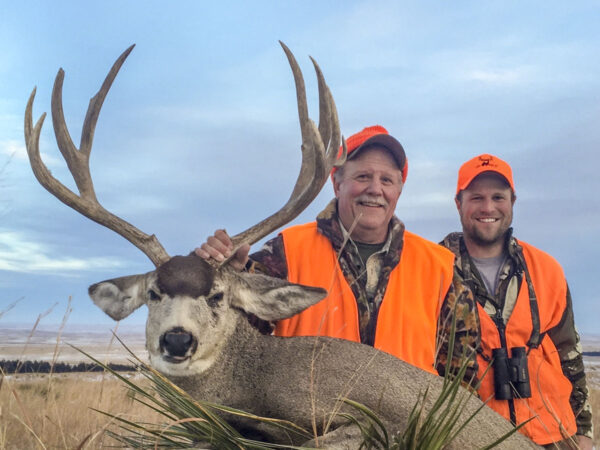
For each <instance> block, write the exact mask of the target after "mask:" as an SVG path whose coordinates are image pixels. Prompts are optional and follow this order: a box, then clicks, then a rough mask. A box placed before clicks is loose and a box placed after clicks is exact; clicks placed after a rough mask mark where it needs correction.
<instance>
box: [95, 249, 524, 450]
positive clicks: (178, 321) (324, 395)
mask: <svg viewBox="0 0 600 450" xmlns="http://www.w3.org/2000/svg"><path fill="white" fill-rule="evenodd" d="M90 295H91V297H92V299H93V300H94V302H96V304H97V305H99V306H100V307H101V308H102V309H103V310H104V311H106V312H107V313H108V314H110V315H111V316H112V317H114V318H115V319H121V318H123V317H125V316H126V315H128V314H129V313H131V312H132V311H133V309H135V308H137V307H139V306H140V305H141V304H143V303H146V304H147V305H148V310H149V316H148V321H147V326H146V346H147V348H148V352H149V356H150V361H151V363H152V365H153V366H154V367H156V368H158V369H159V370H160V371H162V372H163V373H164V374H166V375H167V376H168V377H169V378H170V379H171V380H172V381H173V382H174V383H175V384H177V385H179V386H180V387H181V388H183V389H184V390H185V391H186V392H188V393H189V394H190V395H191V396H192V397H193V398H197V399H199V400H202V401H208V402H213V403H218V404H221V405H225V406H229V407H233V408H236V409H240V410H243V411H247V412H250V413H253V414H256V415H258V416H263V417H270V418H277V419H284V420H288V421H291V422H293V423H295V424H297V425H299V426H301V427H303V428H304V429H306V430H309V431H311V432H313V431H314V432H316V434H317V435H318V436H320V435H322V434H324V433H331V432H333V433H331V436H333V437H332V438H331V439H333V441H332V442H331V445H332V446H333V448H349V449H352V448H358V446H359V445H360V442H361V440H362V438H361V437H360V435H358V433H350V435H349V437H348V436H346V435H345V434H343V433H342V436H341V437H340V436H338V435H336V434H335V430H337V429H340V427H343V426H345V425H347V424H348V421H347V419H345V418H344V417H342V416H340V415H336V414H335V413H337V412H340V411H343V412H348V413H351V414H354V415H357V411H355V410H353V409H352V408H351V407H349V406H347V405H345V404H343V403H342V402H341V401H340V400H339V399H340V397H345V398H348V399H351V400H353V401H356V402H359V403H361V404H363V405H365V406H367V407H368V408H370V409H372V410H373V411H374V412H375V413H376V414H377V415H378V416H379V417H380V418H381V419H382V421H383V422H384V424H385V425H386V426H387V429H388V431H390V432H393V433H395V432H399V431H402V430H403V429H404V428H405V427H406V424H407V419H408V416H409V414H410V411H411V410H412V408H413V406H414V405H415V403H417V401H418V397H419V394H421V393H423V391H424V390H425V389H426V388H427V387H429V390H430V393H429V397H428V407H431V402H432V399H435V398H437V396H438V394H439V392H440V390H441V386H442V383H443V379H442V378H440V377H437V376H434V375H432V374H429V373H427V372H425V371H423V370H421V369H418V368H416V367H414V366H411V365H410V364H408V363H405V362H403V361H401V360H399V359H397V358H396V357H394V356H391V355H389V354H387V353H384V352H381V351H379V350H376V349H374V348H373V347H369V346H366V345H363V344H359V343H356V342H350V341H346V340H342V339H335V338H327V337H294V338H281V337H276V336H265V335H262V334H260V333H259V332H258V331H257V330H256V329H254V328H253V327H252V326H251V325H250V324H249V322H248V320H247V316H246V314H247V313H252V314H254V315H256V316H258V317H259V318H261V319H265V320H280V319H284V318H287V317H290V316H292V315H294V314H296V313H298V312H299V311H301V310H303V309H305V308H306V307H309V306H311V305H312V304H314V303H316V302H318V301H320V300H321V299H322V298H323V297H324V295H325V291H324V290H322V289H320V288H312V287H307V286H300V285H296V284H293V283H289V282H287V281H285V280H280V279H275V278H270V277H266V276H263V275H257V274H248V273H238V272H235V271H233V270H231V269H229V268H228V267H223V268H221V269H220V270H215V269H214V268H213V267H212V266H210V265H209V264H208V263H206V262H205V261H204V260H202V259H201V258H199V257H197V256H196V255H194V254H192V255H189V256H186V257H179V256H178V257H174V258H172V259H171V260H170V261H168V262H167V263H165V264H163V265H161V266H160V267H159V268H158V269H157V270H156V271H155V272H150V273H148V274H146V275H136V276H133V277H123V278H118V279H116V280H107V281H104V282H102V283H98V284H96V285H93V286H91V287H90ZM127 302H128V304H127V305H126V306H124V303H127ZM480 405H481V402H480V401H479V400H478V399H476V398H473V399H471V400H470V401H469V406H468V408H467V411H466V412H465V417H468V416H469V415H470V413H472V412H473V411H475V409H476V408H477V407H478V406H480ZM426 409H427V408H426ZM227 418H228V420H230V421H231V422H232V424H233V425H235V426H236V428H237V429H239V430H242V431H243V432H245V433H247V434H248V435H249V436H252V437H254V438H257V437H258V438H262V439H268V440H269V441H270V442H278V443H281V444H287V445H299V444H302V443H304V441H306V437H302V436H290V435H287V434H285V433H283V432H281V431H280V430H278V429H276V428H274V427H267V426H265V425H264V424H259V425H257V424H256V422H255V421H249V420H245V419H241V418H239V417H237V416H233V415H231V416H228V417H227ZM510 429H511V425H510V424H509V423H508V422H507V421H506V420H505V419H504V418H502V417H501V416H499V415H498V414H497V413H496V412H494V411H492V410H491V409H489V408H483V409H482V410H481V411H480V412H479V414H478V415H477V416H476V418H475V419H474V420H473V421H472V422H471V423H469V424H468V425H467V427H466V428H465V430H463V432H462V433H461V434H460V435H459V437H458V438H457V440H456V441H455V443H453V447H452V448H478V447H483V446H485V445H488V444H490V443H492V442H494V441H495V440H496V439H498V438H499V437H500V436H502V435H503V434H505V433H506V432H508V431H509V430H510ZM325 436H327V437H328V436H329V435H327V434H325ZM325 442H326V443H327V442H328V441H325ZM505 442H506V444H505V445H506V446H505V447H500V448H516V446H517V445H518V446H519V448H528V447H527V446H530V447H531V448H535V446H533V444H531V442H530V441H529V440H528V439H527V438H525V437H524V436H522V435H520V434H516V435H513V436H512V437H511V438H510V439H509V440H508V441H505Z"/></svg>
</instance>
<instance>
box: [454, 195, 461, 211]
mask: <svg viewBox="0 0 600 450" xmlns="http://www.w3.org/2000/svg"><path fill="white" fill-rule="evenodd" d="M454 203H455V204H456V209H457V210H458V212H460V197H459V196H458V195H457V196H456V197H454Z"/></svg>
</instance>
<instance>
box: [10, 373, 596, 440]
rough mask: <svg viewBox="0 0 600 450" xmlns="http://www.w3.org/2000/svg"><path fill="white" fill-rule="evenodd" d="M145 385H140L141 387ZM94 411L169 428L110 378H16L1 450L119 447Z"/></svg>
mask: <svg viewBox="0 0 600 450" xmlns="http://www.w3.org/2000/svg"><path fill="white" fill-rule="evenodd" d="M131 376H135V375H131ZM145 381H146V380H144V379H136V383H137V384H141V385H144V383H145ZM591 398H592V404H593V408H594V411H596V415H595V417H594V422H595V423H594V427H595V430H596V436H595V439H594V443H595V445H596V446H598V445H600V439H599V436H598V430H600V420H599V419H598V412H599V411H600V387H599V386H598V385H595V386H592V396H591ZM94 409H97V410H100V411H105V412H109V413H111V414H114V415H119V416H121V417H124V418H127V419H130V420H132V421H134V422H146V423H161V422H164V417H159V415H158V414H157V413H155V412H154V411H152V410H150V409H149V408H147V407H145V406H143V405H141V404H139V403H138V402H136V401H134V400H133V398H132V397H131V395H130V394H128V391H127V389H126V388H125V386H124V383H123V382H122V381H120V380H118V379H116V378H114V377H113V376H112V375H110V374H102V373H96V374H91V373H89V374H81V373H79V374H53V375H37V374H36V375H10V376H5V377H4V378H3V379H2V382H1V384H0V450H9V449H11V450H12V449H15V450H17V449H18V450H23V449H50V448H53V449H55V448H58V449H74V448H77V449H96V448H103V447H107V446H111V445H118V443H117V442H115V441H114V440H112V439H111V438H110V437H109V436H107V435H105V434H104V430H106V429H107V428H109V427H111V429H112V430H113V431H118V429H117V426H116V425H115V424H114V423H112V422H113V419H111V418H110V417H107V416H105V415H103V414H101V413H99V412H97V411H95V410H94Z"/></svg>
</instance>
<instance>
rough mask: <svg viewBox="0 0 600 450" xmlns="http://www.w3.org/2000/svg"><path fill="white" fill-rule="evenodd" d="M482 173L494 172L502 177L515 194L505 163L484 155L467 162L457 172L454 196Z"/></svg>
mask: <svg viewBox="0 0 600 450" xmlns="http://www.w3.org/2000/svg"><path fill="white" fill-rule="evenodd" d="M484 172H496V173H498V174H500V175H502V176H503V177H504V178H505V179H506V181H507V183H508V184H509V185H510V188H511V189H512V191H513V192H515V184H514V182H513V177H512V169H511V168H510V166H509V165H508V163H506V162H505V161H502V160H501V159H500V158H498V157H496V156H493V155H489V154H487V153H484V154H483V155H479V156H476V157H475V158H473V159H470V160H468V161H467V162H466V163H464V164H463V165H462V166H460V169H459V170H458V183H457V185H456V195H458V193H459V192H460V191H462V190H463V189H467V188H468V187H469V184H471V181H473V180H474V179H475V177H477V176H478V175H480V174H482V173H484Z"/></svg>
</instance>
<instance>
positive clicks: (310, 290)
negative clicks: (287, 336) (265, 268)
mask: <svg viewBox="0 0 600 450" xmlns="http://www.w3.org/2000/svg"><path fill="white" fill-rule="evenodd" d="M238 275H239V277H240V281H241V282H240V284H239V289H236V292H235V296H234V298H233V299H232V302H231V303H232V305H233V306H235V307H237V308H240V309H242V310H244V311H246V312H247V313H250V314H254V315H255V316H257V317H258V318H260V319H263V320H267V321H273V320H281V319H287V318H289V317H292V316H293V315H295V314H298V313H299V312H301V311H303V310H305V309H306V308H308V307H309V306H312V305H314V304H315V303H317V302H319V301H321V300H322V299H323V298H325V296H326V295H327V291H326V290H325V289H321V288H317V287H311V286H303V285H300V284H295V283H290V282H289V281H286V280H282V279H280V278H274V277H268V276H266V275H262V274H256V273H239V274H238Z"/></svg>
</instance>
